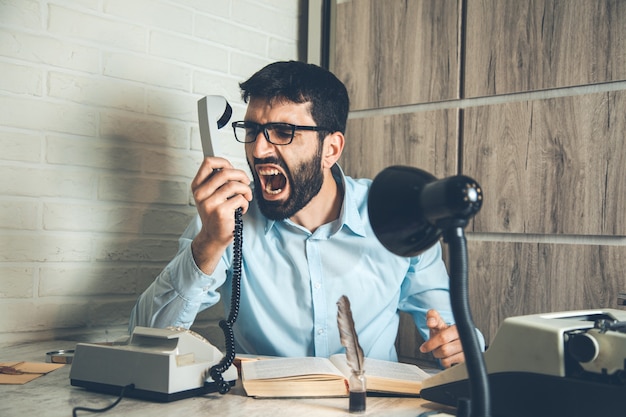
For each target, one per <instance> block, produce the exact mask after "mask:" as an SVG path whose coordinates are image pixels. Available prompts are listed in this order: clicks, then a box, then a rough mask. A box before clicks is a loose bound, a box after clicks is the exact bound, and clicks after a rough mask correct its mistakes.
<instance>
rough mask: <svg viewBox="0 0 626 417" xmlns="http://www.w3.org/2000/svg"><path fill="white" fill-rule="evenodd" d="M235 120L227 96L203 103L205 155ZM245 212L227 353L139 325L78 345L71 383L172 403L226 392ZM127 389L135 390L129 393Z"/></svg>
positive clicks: (183, 332) (180, 332)
mask: <svg viewBox="0 0 626 417" xmlns="http://www.w3.org/2000/svg"><path fill="white" fill-rule="evenodd" d="M231 116H232V107H231V106H230V104H229V103H228V101H226V99H225V98H224V97H222V96H206V97H203V98H202V99H200V100H199V101H198V121H199V127H200V137H201V141H202V149H203V152H204V156H214V151H213V143H212V140H213V139H215V137H216V136H217V130H218V129H221V128H222V127H224V126H225V125H226V124H227V123H228V121H229V120H230V118H231ZM241 217H242V209H241V208H239V209H238V210H237V211H236V212H235V230H234V236H235V240H234V242H233V265H234V267H233V268H234V269H233V278H232V297H231V309H230V312H229V315H228V317H227V318H226V319H224V320H221V321H220V323H219V326H220V328H221V329H222V331H223V332H224V339H225V343H226V353H225V354H224V355H222V353H221V352H220V351H219V350H218V349H217V348H216V347H215V346H213V345H212V344H211V343H209V341H207V340H206V339H204V338H203V337H202V336H200V335H198V334H196V333H194V332H193V331H190V330H187V329H184V328H172V327H170V328H166V329H154V328H147V327H141V326H137V327H135V329H134V330H133V333H132V335H131V337H130V338H129V339H128V341H127V342H123V343H119V344H113V345H102V344H94V343H78V344H77V345H76V349H75V353H74V360H73V362H72V368H71V370H70V383H71V385H73V386H77V387H83V388H86V389H88V390H92V391H98V392H105V393H109V394H116V395H117V394H119V393H120V391H122V392H123V393H124V395H125V396H128V397H135V398H142V399H148V400H153V401H162V402H169V401H175V400H179V399H182V398H188V397H192V396H196V395H203V394H206V393H210V392H216V391H217V392H219V393H221V394H225V393H227V392H228V391H229V390H230V388H231V387H232V386H233V385H234V384H235V381H236V380H237V369H236V368H235V367H234V366H233V365H232V364H233V360H234V358H235V337H234V334H233V328H232V326H233V324H234V323H235V321H236V320H237V315H238V313H239V298H240V294H241V287H240V283H241V263H242V257H241V245H242V221H241ZM128 387H131V388H130V389H129V388H128Z"/></svg>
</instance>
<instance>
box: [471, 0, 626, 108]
mask: <svg viewBox="0 0 626 417" xmlns="http://www.w3.org/2000/svg"><path fill="white" fill-rule="evenodd" d="M465 45H466V46H465V48H466V50H467V53H466V57H467V60H466V63H465V69H466V71H465V79H466V82H465V86H466V88H465V92H464V97H480V96H489V95H496V94H505V93H513V92H521V91H533V90H542V89H549V88H556V87H564V86H573V85H583V84H593V83H600V82H606V81H615V80H624V79H626V53H625V51H626V2H625V1H623V0H591V1H589V0H535V1H531V0H497V1H496V0H470V1H468V2H467V28H466V44H465Z"/></svg>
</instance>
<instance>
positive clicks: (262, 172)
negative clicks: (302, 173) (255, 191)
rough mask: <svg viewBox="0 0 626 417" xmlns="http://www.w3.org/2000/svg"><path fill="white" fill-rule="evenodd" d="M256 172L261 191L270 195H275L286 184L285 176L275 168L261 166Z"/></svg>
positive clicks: (281, 190)
mask: <svg viewBox="0 0 626 417" xmlns="http://www.w3.org/2000/svg"><path fill="white" fill-rule="evenodd" d="M257 172H258V174H259V179H260V180H261V186H262V187H263V191H264V192H265V193H266V194H268V195H270V196H277V195H278V194H280V193H281V192H283V190H284V189H285V187H286V186H287V178H286V177H285V175H284V174H283V173H282V172H281V171H280V170H279V169H277V168H273V167H261V168H257Z"/></svg>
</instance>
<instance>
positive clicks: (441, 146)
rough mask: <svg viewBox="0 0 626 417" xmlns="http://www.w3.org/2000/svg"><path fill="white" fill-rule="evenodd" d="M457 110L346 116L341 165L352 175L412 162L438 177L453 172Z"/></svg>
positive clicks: (373, 172) (455, 154) (371, 174)
mask: <svg viewBox="0 0 626 417" xmlns="http://www.w3.org/2000/svg"><path fill="white" fill-rule="evenodd" d="M457 112H458V110H456V109H451V110H434V111H429V112H422V113H409V114H400V115H393V116H376V117H368V118H358V119H349V120H348V128H347V131H346V146H345V149H344V156H343V157H342V159H341V161H340V164H341V166H342V167H343V169H344V171H345V172H346V174H348V175H350V176H353V177H367V178H374V176H375V175H376V174H378V173H379V172H380V171H381V170H382V169H383V168H386V167H388V166H389V165H411V166H415V167H418V168H422V169H425V170H427V171H429V172H431V173H432V174H433V175H435V176H437V177H444V176H449V175H453V174H454V173H455V171H456V161H457V140H456V137H457V127H456V126H457V117H458V116H457Z"/></svg>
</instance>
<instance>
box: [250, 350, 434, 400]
mask: <svg viewBox="0 0 626 417" xmlns="http://www.w3.org/2000/svg"><path fill="white" fill-rule="evenodd" d="M364 368H365V378H366V379H367V391H368V392H381V393H390V394H402V395H418V394H419V392H420V390H421V388H422V381H423V380H424V379H426V378H428V377H429V376H430V375H429V374H427V373H426V372H424V371H423V370H422V369H420V368H419V367H417V366H416V365H411V364H408V363H398V362H389V361H383V360H378V359H372V358H366V359H365V366H364ZM350 373H351V370H350V368H349V367H348V363H347V362H346V355H345V354H337V355H333V356H331V357H330V358H329V359H327V358H318V357H306V358H275V359H261V360H242V362H241V380H242V382H243V387H244V389H245V390H246V394H247V395H248V396H251V397H344V396H347V395H348V393H349V391H348V378H349V376H350Z"/></svg>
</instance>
